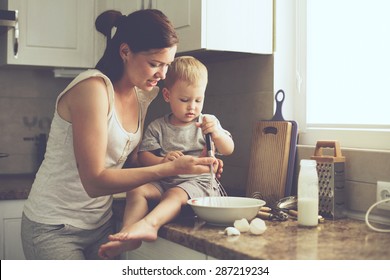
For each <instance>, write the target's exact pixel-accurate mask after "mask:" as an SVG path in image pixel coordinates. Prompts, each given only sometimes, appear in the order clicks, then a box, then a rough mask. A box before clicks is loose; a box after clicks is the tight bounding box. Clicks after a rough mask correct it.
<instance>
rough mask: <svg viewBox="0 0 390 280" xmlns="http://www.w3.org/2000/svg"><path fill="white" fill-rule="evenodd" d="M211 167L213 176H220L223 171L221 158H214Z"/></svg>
mask: <svg viewBox="0 0 390 280" xmlns="http://www.w3.org/2000/svg"><path fill="white" fill-rule="evenodd" d="M213 167H214V172H215V176H217V178H218V179H219V178H221V177H222V172H223V160H222V159H219V158H216V161H215V162H214V164H213Z"/></svg>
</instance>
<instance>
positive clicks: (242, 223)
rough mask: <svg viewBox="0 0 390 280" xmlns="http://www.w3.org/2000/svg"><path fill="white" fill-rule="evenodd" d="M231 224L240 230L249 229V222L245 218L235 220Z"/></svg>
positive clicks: (245, 230)
mask: <svg viewBox="0 0 390 280" xmlns="http://www.w3.org/2000/svg"><path fill="white" fill-rule="evenodd" d="M233 225H234V227H235V228H236V229H238V230H239V231H240V232H247V231H249V222H248V220H247V219H245V218H242V219H241V220H235V221H234V224H233Z"/></svg>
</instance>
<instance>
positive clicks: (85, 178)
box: [22, 10, 215, 259]
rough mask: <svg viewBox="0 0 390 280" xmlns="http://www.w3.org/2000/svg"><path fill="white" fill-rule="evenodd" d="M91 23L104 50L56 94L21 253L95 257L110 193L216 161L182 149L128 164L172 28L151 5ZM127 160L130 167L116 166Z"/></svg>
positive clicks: (172, 48)
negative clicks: (165, 157) (155, 161)
mask: <svg viewBox="0 0 390 280" xmlns="http://www.w3.org/2000/svg"><path fill="white" fill-rule="evenodd" d="M114 26H115V27H116V28H117V30H116V33H115V35H114V36H113V38H112V39H111V30H112V28H113V27H114ZM96 29H97V30H98V31H100V32H101V33H103V34H104V35H105V36H106V37H107V47H106V50H105V53H104V55H103V57H102V58H101V60H100V61H99V62H98V64H97V65H96V69H93V70H88V71H85V72H83V73H81V74H80V75H79V76H78V77H76V78H75V79H74V80H73V81H72V82H71V83H70V84H69V85H68V87H67V88H66V89H65V90H64V91H63V92H61V93H60V95H59V96H58V98H57V102H56V110H55V113H54V118H53V121H52V126H51V130H50V135H49V139H48V143H47V149H46V154H45V159H44V161H43V162H42V165H41V167H40V169H39V171H38V173H37V175H36V179H35V181H34V184H33V187H32V189H31V192H30V195H29V198H28V200H27V201H26V204H25V208H24V213H23V218H22V242H23V249H24V253H25V256H26V258H27V259H97V258H98V248H99V246H100V245H101V244H103V243H105V242H107V241H108V239H107V236H108V235H109V234H111V233H112V230H113V221H112V211H111V204H112V196H111V195H112V194H115V193H120V192H125V191H129V190H131V189H133V188H135V187H138V186H140V185H142V184H144V183H147V182H150V181H154V180H157V179H161V178H163V177H166V176H172V175H177V174H189V173H192V174H196V173H204V172H208V170H209V165H210V164H211V163H215V159H213V158H194V157H190V156H183V157H181V158H180V159H178V160H176V161H171V162H168V163H164V164H160V165H156V166H150V167H144V168H134V167H136V166H135V164H136V162H137V159H136V154H137V146H138V144H139V142H140V139H141V135H142V128H143V122H144V118H145V114H146V110H147V108H148V106H149V104H150V102H151V101H152V100H153V99H154V98H155V97H156V95H157V93H158V88H157V87H156V85H157V83H158V81H159V80H161V79H164V78H165V74H166V71H167V67H168V65H169V64H170V63H171V62H172V61H173V59H174V56H175V53H176V49H177V43H178V39H177V35H176V33H175V30H174V28H173V26H172V24H171V23H170V22H169V20H168V19H167V17H166V16H165V15H164V14H163V13H161V12H160V11H157V10H141V11H137V12H134V13H132V14H130V15H128V16H123V15H122V14H121V13H119V12H117V11H106V12H104V13H102V14H101V15H100V16H99V17H98V18H97V19H96ZM129 154H130V156H129V158H128V155H129ZM126 160H129V161H130V162H131V163H132V166H131V167H132V168H122V167H123V164H124V162H125V161H126Z"/></svg>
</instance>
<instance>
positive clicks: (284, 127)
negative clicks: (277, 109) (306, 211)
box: [246, 121, 292, 205]
mask: <svg viewBox="0 0 390 280" xmlns="http://www.w3.org/2000/svg"><path fill="white" fill-rule="evenodd" d="M291 131H292V124H291V122H288V121H259V122H257V123H256V124H255V125H254V128H253V134H252V146H251V157H250V161H249V172H248V181H247V186H246V195H247V196H248V197H257V198H261V199H263V200H265V201H266V202H267V204H268V205H272V204H273V203H274V202H275V201H277V200H278V199H280V198H283V197H284V196H285V186H286V180H287V171H288V162H289V152H290V141H291Z"/></svg>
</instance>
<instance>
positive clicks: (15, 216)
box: [0, 200, 25, 260]
mask: <svg viewBox="0 0 390 280" xmlns="http://www.w3.org/2000/svg"><path fill="white" fill-rule="evenodd" d="M24 202H25V200H1V201H0V259H2V260H24V259H25V258H24V253H23V249H22V239H21V235H20V234H21V221H22V212H23V206H24Z"/></svg>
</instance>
